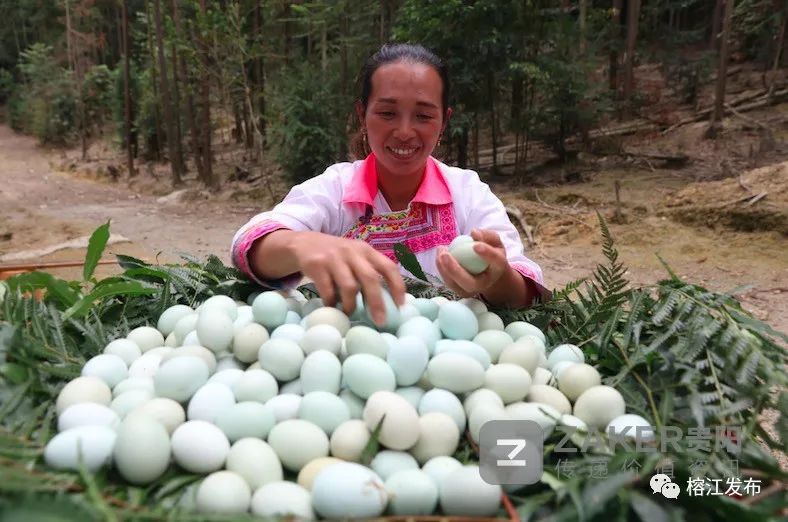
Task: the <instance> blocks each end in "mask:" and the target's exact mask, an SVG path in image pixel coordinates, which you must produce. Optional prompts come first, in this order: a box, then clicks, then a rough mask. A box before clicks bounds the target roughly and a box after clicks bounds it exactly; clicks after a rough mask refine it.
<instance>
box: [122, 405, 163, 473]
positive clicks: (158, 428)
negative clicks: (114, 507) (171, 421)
mask: <svg viewBox="0 0 788 522" xmlns="http://www.w3.org/2000/svg"><path fill="white" fill-rule="evenodd" d="M140 448H144V451H140ZM113 455H114V458H115V468H117V470H118V471H119V472H120V474H121V475H122V476H123V478H124V479H126V480H128V481H129V482H131V483H132V484H138V485H142V484H150V483H151V482H153V481H154V480H156V479H157V478H159V477H160V476H162V475H163V474H164V472H165V471H167V468H168V467H169V464H170V437H169V434H168V433H167V430H166V429H165V427H164V426H162V425H161V424H160V423H159V422H157V421H156V420H155V419H153V418H152V417H146V416H145V415H134V416H129V417H128V418H126V419H125V420H124V421H123V423H122V424H121V425H120V428H119V429H118V438H117V440H116V441H115V448H114V451H113Z"/></svg>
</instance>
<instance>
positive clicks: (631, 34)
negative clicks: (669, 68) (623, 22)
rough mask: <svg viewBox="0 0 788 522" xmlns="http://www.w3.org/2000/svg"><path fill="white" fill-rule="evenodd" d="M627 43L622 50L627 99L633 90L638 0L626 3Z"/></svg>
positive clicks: (638, 15)
mask: <svg viewBox="0 0 788 522" xmlns="http://www.w3.org/2000/svg"><path fill="white" fill-rule="evenodd" d="M627 11H628V12H627V45H626V49H625V51H624V98H625V99H627V100H629V99H630V97H631V96H632V93H633V92H634V90H635V44H636V43H637V37H638V22H639V20H640V0H628V3H627Z"/></svg>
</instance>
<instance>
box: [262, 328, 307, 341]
mask: <svg viewBox="0 0 788 522" xmlns="http://www.w3.org/2000/svg"><path fill="white" fill-rule="evenodd" d="M305 333H306V330H305V329H304V327H303V326H301V325H300V324H287V323H285V324H283V325H281V326H277V327H276V329H274V331H273V332H271V339H289V340H291V341H293V342H294V343H296V344H300V343H301V339H303V338H304V334H305Z"/></svg>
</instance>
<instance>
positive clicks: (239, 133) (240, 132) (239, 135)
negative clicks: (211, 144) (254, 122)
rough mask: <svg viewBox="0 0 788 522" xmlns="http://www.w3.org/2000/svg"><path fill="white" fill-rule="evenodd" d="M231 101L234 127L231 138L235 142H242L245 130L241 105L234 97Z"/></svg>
mask: <svg viewBox="0 0 788 522" xmlns="http://www.w3.org/2000/svg"><path fill="white" fill-rule="evenodd" d="M232 103H233V118H234V119H235V127H234V128H233V138H235V143H244V141H245V132H246V130H245V129H244V121H243V118H242V117H241V107H239V106H238V100H236V99H234V100H233V101H232Z"/></svg>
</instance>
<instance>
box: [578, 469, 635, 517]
mask: <svg viewBox="0 0 788 522" xmlns="http://www.w3.org/2000/svg"><path fill="white" fill-rule="evenodd" d="M635 478H636V475H635V473H633V472H631V471H626V472H623V473H615V474H613V475H610V476H609V477H608V478H606V479H605V480H602V481H600V482H593V483H592V485H591V486H589V487H587V488H586V489H585V490H583V506H584V507H585V508H586V516H588V517H593V516H594V515H596V514H597V513H599V512H600V511H602V510H603V509H604V508H605V504H607V502H608V501H609V500H610V499H612V498H613V497H615V496H616V494H617V493H618V491H619V490H620V489H621V488H623V487H625V486H627V485H629V484H630V483H631V482H632V481H633V480H634V479H635Z"/></svg>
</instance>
